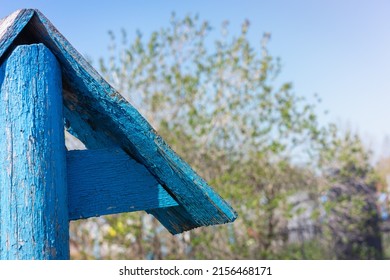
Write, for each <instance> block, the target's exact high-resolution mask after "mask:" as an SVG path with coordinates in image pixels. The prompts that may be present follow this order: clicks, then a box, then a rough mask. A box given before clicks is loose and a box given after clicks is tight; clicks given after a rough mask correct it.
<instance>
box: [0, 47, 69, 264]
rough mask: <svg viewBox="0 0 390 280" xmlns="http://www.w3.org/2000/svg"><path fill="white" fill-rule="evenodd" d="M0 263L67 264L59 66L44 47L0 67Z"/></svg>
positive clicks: (22, 51)
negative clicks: (46, 261) (56, 261)
mask: <svg viewBox="0 0 390 280" xmlns="http://www.w3.org/2000/svg"><path fill="white" fill-rule="evenodd" d="M0 133H1V136H0V146H1V149H0V163H1V168H0V257H1V259H68V258H69V219H68V210H67V202H68V200H67V184H66V169H65V168H66V154H65V143H64V141H65V140H64V126H63V116H62V79H61V70H60V66H59V64H58V62H57V60H56V58H55V57H54V55H53V54H52V53H51V52H50V50H48V49H47V48H46V47H45V46H44V45H43V44H38V45H23V46H18V47H17V48H16V49H15V50H14V51H13V52H12V53H11V55H10V56H9V58H7V59H6V60H5V61H4V62H3V63H2V65H1V66H0Z"/></svg>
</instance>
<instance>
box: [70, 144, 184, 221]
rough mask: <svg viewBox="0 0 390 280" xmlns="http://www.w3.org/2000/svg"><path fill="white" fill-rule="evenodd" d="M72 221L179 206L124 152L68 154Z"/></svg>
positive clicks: (109, 150) (114, 150) (74, 151)
mask: <svg viewBox="0 0 390 280" xmlns="http://www.w3.org/2000/svg"><path fill="white" fill-rule="evenodd" d="M67 173H68V197H69V199H68V200H69V219H70V220H77V219H82V218H89V217H94V216H101V215H107V214H116V213H122V212H133V211H139V210H148V209H153V208H161V207H171V206H177V205H178V204H177V202H176V201H175V200H174V199H173V198H172V197H171V196H170V195H169V194H168V193H167V192H166V191H165V190H164V188H163V187H161V185H160V184H159V183H158V182H157V181H156V179H155V178H154V177H153V175H151V174H150V173H149V171H148V170H147V169H146V168H145V167H144V166H143V165H142V164H139V163H137V162H136V161H135V160H133V159H132V158H131V157H129V155H127V154H126V153H125V152H123V150H122V149H101V150H80V151H78V150H73V151H69V152H67Z"/></svg>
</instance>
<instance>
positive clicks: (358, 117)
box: [0, 0, 390, 153]
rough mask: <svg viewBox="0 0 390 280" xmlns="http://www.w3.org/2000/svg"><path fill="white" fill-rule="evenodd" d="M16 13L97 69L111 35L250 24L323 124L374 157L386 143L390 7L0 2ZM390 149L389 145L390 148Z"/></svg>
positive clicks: (375, 0) (283, 2)
mask: <svg viewBox="0 0 390 280" xmlns="http://www.w3.org/2000/svg"><path fill="white" fill-rule="evenodd" d="M19 8H38V9H40V10H41V11H42V12H43V13H44V14H45V15H46V16H47V17H48V18H49V19H50V20H51V22H52V23H53V24H54V25H55V26H56V27H57V28H58V29H59V30H60V32H61V33H62V34H63V35H64V36H65V37H66V38H67V39H68V40H69V41H70V42H71V43H72V44H73V46H74V47H75V48H76V49H77V50H78V51H79V52H81V53H82V54H85V55H88V56H89V57H91V58H92V59H93V60H94V61H97V59H98V58H99V57H103V56H105V55H106V53H107V46H108V43H109V37H108V35H107V31H108V30H113V31H116V32H119V30H120V29H121V28H124V29H125V30H127V31H128V33H129V34H134V32H135V30H136V29H139V30H141V31H142V32H143V33H144V34H148V33H149V32H151V31H153V30H156V29H158V28H159V27H161V26H164V25H166V24H167V23H168V21H169V18H170V15H171V12H173V11H174V12H176V14H177V15H178V16H184V15H186V14H188V13H190V14H199V15H200V17H201V18H202V19H205V20H209V21H210V22H211V23H212V25H213V26H216V27H218V26H219V25H220V23H221V22H222V21H224V20H228V21H229V22H230V30H231V33H234V32H237V31H238V30H239V28H240V24H241V23H242V22H243V21H244V20H245V19H248V20H249V21H250V22H251V29H250V33H249V36H250V39H251V41H252V42H253V44H254V45H258V44H259V41H260V38H261V36H262V34H263V33H264V32H270V33H271V34H272V39H271V42H270V44H269V48H270V52H271V54H272V55H274V56H279V57H280V58H281V59H282V64H283V70H282V76H281V78H282V80H283V81H291V82H292V83H293V85H294V89H295V92H296V93H297V94H299V95H304V96H307V97H308V98H310V97H311V96H312V95H313V94H314V93H318V94H319V96H320V97H321V98H322V100H323V102H322V104H321V106H320V108H319V112H320V111H323V110H329V114H328V115H327V116H324V117H322V121H323V122H325V121H329V120H330V121H336V122H338V123H339V124H341V126H342V127H344V128H347V127H351V128H352V129H356V130H358V131H359V132H360V134H361V135H362V136H363V137H364V138H365V139H366V142H367V143H368V144H370V145H371V148H372V149H374V150H375V151H376V152H377V153H380V152H382V151H383V149H385V150H386V151H387V152H389V151H390V147H384V145H383V140H384V139H385V137H390V124H389V120H390V78H389V75H390V16H389V15H390V1H385V0H383V1H379V0H370V1H356V0H355V1H352V0H343V1H336V0H326V1H325V0H323V1H315V0H311V1H309V0H307V1H303V0H295V1H291V0H290V1H289V0H273V1H266V0H264V1H262V0H258V1H249V0H239V1H238V0H237V1H232V0H223V1H222V0H221V1H217V0H208V1H203V0H197V1H178V0H170V1H169V0H166V1H162V0H161V1H141V0H139V1H135V0H133V1H124V0H111V1H98V0H95V1H89V0H86V1H81V0H79V1H73V0H68V1H48V0H47V1H43V0H41V1H39V0H38V1H18V0H12V1H11V0H0V17H4V16H6V15H8V14H10V13H11V12H13V11H14V10H16V9H19ZM387 144H388V145H390V142H389V143H387Z"/></svg>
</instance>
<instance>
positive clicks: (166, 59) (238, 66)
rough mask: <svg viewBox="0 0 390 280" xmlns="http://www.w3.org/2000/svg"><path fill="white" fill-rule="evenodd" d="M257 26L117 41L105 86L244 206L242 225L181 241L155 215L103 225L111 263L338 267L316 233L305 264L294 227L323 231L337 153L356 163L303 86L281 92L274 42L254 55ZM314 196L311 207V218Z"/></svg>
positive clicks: (204, 25) (180, 25) (187, 21)
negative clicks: (325, 196) (320, 261)
mask: <svg viewBox="0 0 390 280" xmlns="http://www.w3.org/2000/svg"><path fill="white" fill-rule="evenodd" d="M249 26H250V24H249V22H248V21H246V22H244V23H243V24H242V26H241V30H240V32H239V34H237V35H236V36H233V35H230V34H229V25H228V23H227V22H225V23H223V24H222V27H221V31H220V35H217V31H216V30H214V29H213V28H212V27H211V26H210V24H209V23H208V22H207V21H201V20H200V19H199V18H198V17H197V16H195V17H191V16H187V17H185V18H183V19H179V18H177V17H176V16H175V15H173V16H172V18H171V21H170V24H169V26H168V27H165V28H162V29H160V30H159V31H156V32H153V33H152V34H151V35H150V36H148V37H147V38H144V36H143V35H142V34H141V32H137V34H136V36H135V38H134V39H133V40H132V41H131V42H129V40H128V39H127V34H126V32H122V35H121V38H120V39H117V38H116V37H115V35H114V33H112V32H111V33H110V36H111V45H110V48H109V49H110V58H109V59H108V60H104V59H102V60H101V61H100V69H101V72H102V74H103V76H104V77H105V78H106V79H107V80H108V81H110V82H111V83H112V85H113V86H114V87H115V88H117V89H118V90H119V92H121V94H122V95H124V97H125V98H126V99H127V100H129V102H131V103H132V104H133V105H134V106H136V108H138V110H139V111H140V112H141V113H142V114H143V115H144V116H145V117H146V118H147V119H148V120H149V121H150V122H151V124H152V125H153V126H154V127H155V128H156V129H157V131H158V132H159V133H160V134H161V135H162V137H163V138H164V139H166V141H167V142H168V143H169V144H170V145H171V146H172V147H173V148H174V150H176V151H177V153H178V154H179V155H181V156H182V157H183V158H184V159H185V160H186V161H187V162H189V163H190V164H191V165H192V166H193V167H194V168H195V170H196V171H197V172H198V173H199V174H200V175H201V176H202V177H204V178H205V179H206V180H207V181H208V182H209V183H210V184H211V185H212V186H213V187H214V188H215V189H216V190H217V191H218V192H219V193H220V194H221V195H222V196H223V197H224V198H225V199H227V200H228V201H229V202H230V203H231V204H232V205H233V207H234V208H235V209H236V210H237V211H238V213H239V219H238V220H237V221H236V222H234V223H233V224H230V225H223V226H216V227H207V228H200V229H196V230H193V231H191V232H188V233H184V234H182V235H178V236H174V237H173V236H170V235H169V233H168V232H167V231H166V230H164V229H163V228H162V227H161V226H160V225H159V224H158V223H157V222H156V221H155V220H154V219H152V218H150V216H149V215H146V214H140V213H131V214H122V215H116V216H109V217H105V218H100V219H103V220H104V221H103V222H102V224H101V225H102V226H101V227H102V229H101V230H100V231H99V234H98V236H97V237H95V243H96V242H97V244H98V245H99V246H100V247H99V248H100V251H99V252H100V254H103V255H104V257H105V258H110V257H111V258H141V259H144V258H167V259H169V258H173V259H179V258H207V259H223V258H228V259H234V258H238V259H243V258H251V259H258V258H321V257H327V256H328V255H326V246H323V247H320V246H317V247H316V245H315V244H316V243H315V242H313V238H314V237H315V236H314V235H313V234H311V237H310V241H309V242H308V245H307V248H309V249H308V250H309V251H310V252H309V253H308V252H303V251H302V250H303V249H302V248H304V246H306V245H305V244H304V243H307V242H306V241H305V242H302V244H301V245H302V246H303V247H302V246H300V248H301V249H300V250H301V251H300V252H301V253H299V254H297V253H296V250H295V249H293V248H295V247H294V246H297V245H294V244H293V245H291V242H294V240H293V241H291V236H290V234H289V232H290V231H291V227H293V226H294V225H292V223H291V221H292V220H294V219H295V220H296V219H297V217H298V218H299V216H305V217H307V218H308V219H309V220H313V221H314V222H311V224H310V225H309V226H310V227H311V228H315V227H316V226H317V224H318V220H319V216H320V214H319V213H320V207H321V206H320V205H319V200H318V196H319V194H320V193H321V191H323V189H321V186H322V185H321V182H323V181H324V180H321V176H322V175H319V174H320V173H321V172H322V171H324V170H325V167H324V166H325V159H330V158H333V159H335V158H334V156H333V155H332V153H334V154H337V155H338V156H339V158H337V159H336V161H337V162H338V163H340V164H341V163H342V164H348V159H346V158H344V155H343V151H344V150H343V148H341V149H342V150H341V152H340V151H338V150H337V149H338V145H336V143H335V145H334V146H332V147H328V146H327V144H328V141H338V140H336V139H337V137H332V132H333V130H332V129H324V128H320V126H319V125H318V122H317V116H316V114H315V103H316V102H318V100H317V101H316V102H314V104H312V103H310V102H308V100H306V99H305V98H303V97H302V96H299V95H297V94H295V93H294V92H293V88H292V84H291V83H283V82H281V81H279V79H278V76H279V73H280V70H281V67H280V63H279V60H278V59H277V58H275V57H273V56H272V55H271V54H270V53H269V51H268V48H267V43H268V41H269V39H270V35H269V34H264V36H263V38H262V40H261V41H260V44H259V46H252V45H251V43H250V42H249V39H248V30H249ZM330 139H331V140H330ZM358 152H360V154H361V155H363V156H365V154H366V152H365V151H363V150H362V151H358ZM346 153H347V155H345V156H349V155H351V154H350V151H347V152H346ZM352 155H353V153H352ZM320 159H321V161H319V160H320ZM358 161H359V162H360V159H358ZM318 163H321V164H318ZM354 167H356V168H357V167H358V165H356V166H354ZM349 168H352V167H349V166H345V167H343V168H341V169H340V170H341V171H342V172H344V171H347V170H349ZM359 168H360V167H359ZM367 168H368V166H362V167H361V169H359V171H355V170H354V172H355V173H356V172H366V170H367ZM359 174H360V173H359ZM340 176H341V175H340ZM306 196H307V197H309V199H308V200H310V203H309V204H310V207H307V206H302V207H300V206H299V205H301V204H300V199H301V197H306ZM297 201H298V202H297ZM297 205H298V206H297ZM100 221H102V220H100ZM97 222H98V221H95V222H93V221H92V223H95V224H96V223H97ZM298 226H299V225H298ZM74 228H75V229H74V233H75V234H74V238H75V239H77V238H79V239H80V238H81V236H82V234H80V233H77V230H76V229H80V228H83V226H82V225H80V224H75V225H74ZM84 228H85V227H84ZM299 230H300V229H299V228H298V229H297V231H299ZM300 236H301V235H300ZM96 240H97V241H96ZM103 240H105V241H104V242H103ZM87 247H88V246H87ZM324 248H325V249H324ZM76 251H77V250H76ZM91 252H92V250H90V252H89V253H88V252H86V253H85V254H87V255H88V254H91ZM102 252H103V253H102Z"/></svg>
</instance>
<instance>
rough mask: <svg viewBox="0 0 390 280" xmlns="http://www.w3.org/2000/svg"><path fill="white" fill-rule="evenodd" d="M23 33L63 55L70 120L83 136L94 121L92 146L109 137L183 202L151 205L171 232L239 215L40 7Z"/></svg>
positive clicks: (62, 62) (73, 129) (21, 35)
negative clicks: (79, 51)
mask: <svg viewBox="0 0 390 280" xmlns="http://www.w3.org/2000/svg"><path fill="white" fill-rule="evenodd" d="M20 37H21V39H22V40H21V41H22V42H25V41H26V40H29V41H30V42H31V43H33V42H43V43H45V45H46V46H47V47H48V48H49V49H50V50H51V51H52V52H53V53H54V54H55V55H56V57H57V59H58V60H59V61H60V64H61V67H62V73H63V82H64V85H63V86H64V96H63V97H64V104H65V106H66V107H67V108H68V112H67V114H68V116H73V117H69V119H73V120H72V122H73V123H72V122H71V123H70V126H71V128H72V131H73V133H75V134H77V135H78V136H79V137H80V136H82V135H83V133H84V131H83V129H82V127H83V126H84V127H85V124H87V125H88V126H89V127H91V129H89V131H88V133H90V135H91V134H93V135H94V137H93V139H92V141H89V140H90V139H91V138H90V137H84V138H85V141H83V142H84V144H85V145H86V146H87V147H88V146H89V145H91V146H94V147H97V146H99V145H100V144H102V143H104V142H107V141H106V140H105V139H106V138H109V139H110V141H109V142H112V143H115V144H116V145H118V146H119V147H121V148H122V149H123V150H124V151H125V152H126V153H128V154H129V155H130V156H132V157H133V158H134V159H135V160H136V161H138V162H139V163H141V164H143V165H144V166H145V167H146V168H147V169H148V170H149V172H150V173H151V174H152V175H153V176H155V178H156V179H157V181H158V182H159V183H160V184H161V185H162V186H163V187H164V188H165V189H166V190H167V191H168V192H169V193H170V194H171V196H172V197H174V198H175V199H176V201H177V202H178V203H179V206H176V207H170V208H166V209H164V211H161V208H160V209H157V210H150V211H149V213H152V214H153V215H155V216H156V217H157V218H158V219H159V220H160V222H161V223H162V224H164V226H166V227H167V228H168V230H169V231H170V232H171V233H173V234H175V233H179V232H182V231H183V230H189V229H192V228H195V227H199V226H204V225H213V224H222V223H227V222H232V221H234V220H235V219H236V217H237V214H236V212H235V211H234V209H232V208H231V206H230V205H229V204H228V203H227V202H226V201H224V200H223V199H222V198H221V197H220V196H219V195H218V194H217V193H216V192H215V191H214V190H213V189H212V188H211V187H210V186H209V185H208V184H207V182H205V181H204V180H203V179H202V178H201V177H200V176H199V175H197V174H196V172H195V171H194V170H192V168H191V167H190V166H189V165H188V164H187V163H186V162H184V161H183V160H182V159H181V158H180V157H179V156H178V155H176V153H175V152H174V151H173V150H172V149H171V148H170V147H169V146H168V145H167V144H166V143H165V142H164V140H163V139H162V138H161V137H160V136H159V135H158V134H157V133H156V132H155V131H154V130H153V128H152V127H151V126H150V125H149V123H148V122H147V121H146V120H145V119H144V118H143V117H142V116H141V115H140V114H139V112H138V111H137V110H136V109H135V108H134V107H133V106H132V105H131V104H129V103H128V102H126V101H125V100H124V99H123V98H122V97H121V95H120V94H119V93H118V92H117V91H115V90H114V89H113V88H112V87H111V86H110V85H109V84H108V83H107V82H106V81H104V79H103V78H102V77H101V76H100V75H99V74H98V73H97V72H96V71H95V70H94V69H93V68H92V67H91V66H90V65H89V64H88V62H87V61H86V60H85V59H84V58H83V57H82V56H81V55H80V54H79V53H78V52H77V51H76V50H75V49H74V48H73V47H72V46H71V45H70V44H69V42H68V41H67V40H66V39H65V38H64V37H63V36H62V35H61V34H60V33H59V32H58V30H57V29H56V28H55V27H53V25H52V24H51V23H50V22H49V20H48V19H47V18H46V17H45V16H43V15H42V14H41V13H40V12H39V11H37V10H35V11H34V16H33V17H32V18H31V20H30V21H29V23H28V24H27V26H26V27H25V28H24V29H23V31H22V34H20ZM0 55H1V54H0ZM78 122H79V123H78ZM80 124H83V125H80ZM101 147H104V146H101Z"/></svg>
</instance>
